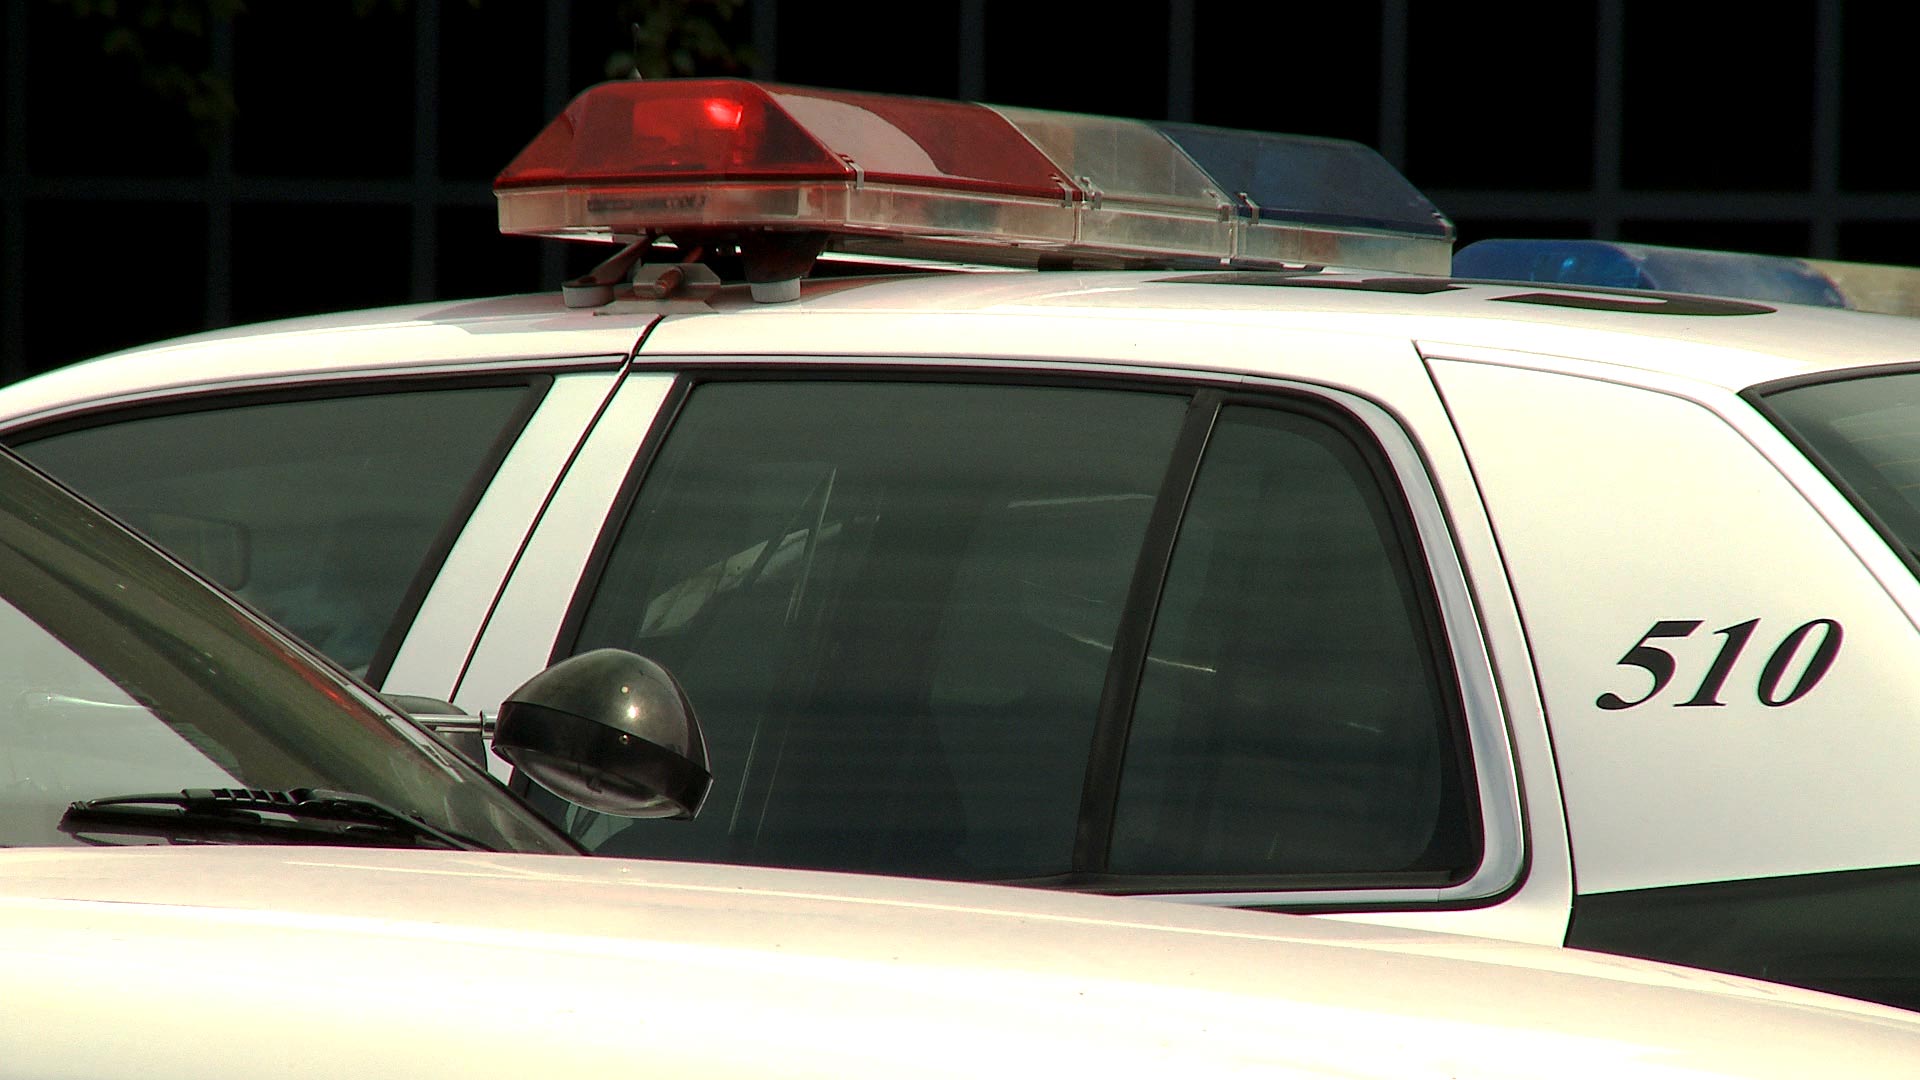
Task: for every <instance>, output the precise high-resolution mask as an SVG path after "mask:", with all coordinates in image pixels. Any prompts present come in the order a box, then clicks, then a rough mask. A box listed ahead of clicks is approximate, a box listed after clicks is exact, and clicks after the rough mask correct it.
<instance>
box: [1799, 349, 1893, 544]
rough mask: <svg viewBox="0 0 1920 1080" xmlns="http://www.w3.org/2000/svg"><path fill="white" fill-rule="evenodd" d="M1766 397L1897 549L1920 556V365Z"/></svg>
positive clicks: (1808, 448)
mask: <svg viewBox="0 0 1920 1080" xmlns="http://www.w3.org/2000/svg"><path fill="white" fill-rule="evenodd" d="M1761 402H1762V404H1763V406H1764V408H1765V409H1766V411H1767V412H1768V413H1770V414H1771V415H1772V417H1773V419H1774V422H1775V423H1777V424H1779V425H1780V427H1781V428H1782V429H1784V430H1785V431H1786V432H1787V434H1788V435H1789V436H1791V437H1793V438H1794V439H1795V440H1796V441H1798V442H1799V443H1800V445H1801V447H1802V448H1803V449H1805V450H1806V451H1807V453H1808V456H1809V457H1811V458H1812V459H1813V461H1814V463H1815V464H1817V465H1819V466H1820V467H1821V468H1822V469H1823V470H1825V471H1826V473H1827V475H1828V476H1829V477H1831V478H1832V479H1833V480H1834V482H1835V483H1836V484H1837V485H1839V487H1840V490H1842V491H1844V492H1846V493H1847V494H1848V495H1849V496H1850V497H1852V499H1853V500H1854V502H1855V504H1856V505H1858V506H1859V507H1860V508H1861V510H1862V511H1863V512H1864V513H1865V514H1866V515H1867V517H1868V518H1869V519H1870V520H1872V521H1873V522H1874V524H1875V525H1876V526H1878V527H1879V529H1880V531H1881V532H1882V533H1883V534H1885V535H1886V537H1887V540H1888V541H1889V542H1890V543H1892V544H1893V545H1894V549H1895V550H1896V551H1899V552H1900V553H1901V554H1902V555H1904V556H1906V557H1907V558H1908V559H1909V560H1913V559H1915V558H1920V371H1900V372H1893V373H1886V374H1879V375H1868V376H1853V377H1849V378H1843V379H1840V380H1837V381H1833V382H1821V383H1803V384H1800V385H1797V386H1792V387H1790V388H1787V389H1782V390H1774V391H1771V392H1765V393H1763V394H1762V395H1761Z"/></svg>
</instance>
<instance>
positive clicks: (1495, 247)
mask: <svg viewBox="0 0 1920 1080" xmlns="http://www.w3.org/2000/svg"><path fill="white" fill-rule="evenodd" d="M1453 274H1454V276H1455V277H1463V278H1491V279H1496V280H1501V281H1539V282H1553V283H1556V284H1561V285H1599V286H1605V287H1609V288H1616V289H1656V290H1659V291H1661V292H1681V293H1700V294H1705V295H1709V296H1735V297H1740V298H1742V299H1746V300H1772V301H1776V302H1779V303H1785V304H1813V305H1816V306H1819V307H1856V306H1859V305H1857V304H1854V303H1851V302H1849V297H1848V296H1847V295H1846V294H1845V293H1843V292H1842V291H1841V290H1840V289H1839V288H1838V287H1837V286H1836V285H1835V283H1834V281H1833V279H1831V278H1830V277H1828V276H1827V275H1826V274H1825V273H1823V272H1822V271H1821V270H1819V269H1816V267H1815V265H1814V264H1811V263H1808V262H1807V261H1805V260H1802V259H1793V258H1785V257H1782V256H1778V255H1749V254H1742V253H1737V252H1727V251H1699V250H1693V249H1689V248H1670V247H1655V246H1653V245H1649V244H1622V243H1617V242H1614V241H1608V240H1480V241H1477V242H1475V243H1472V244H1468V245H1467V246H1466V247H1463V248H1461V249H1460V250H1459V251H1457V252H1455V253H1454V256H1453Z"/></svg>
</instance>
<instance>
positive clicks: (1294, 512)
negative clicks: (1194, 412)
mask: <svg viewBox="0 0 1920 1080" xmlns="http://www.w3.org/2000/svg"><path fill="white" fill-rule="evenodd" d="M1413 569H1414V568H1413V567H1412V566H1411V565H1409V563H1408V562H1407V560H1406V559H1405V558H1404V556H1403V555H1402V551H1401V545H1400V536H1399V533H1398V530H1397V528H1396V525H1395V521H1394V517H1393V515H1392V513H1391V511H1390V509H1389V506H1388V504H1387V503H1386V501H1385V499H1384V498H1383V493H1382V491H1381V487H1380V483H1379V481H1378V479H1377V478H1376V477H1375V475H1374V474H1373V472H1372V470H1371V469H1369V467H1368V464H1367V460H1366V457H1365V456H1364V455H1363V454H1362V453H1361V451H1360V448H1359V447H1358V446H1356V445H1355V444H1354V443H1353V442H1352V441H1351V439H1349V438H1348V437H1347V435H1346V434H1345V433H1344V432H1343V431H1342V430H1341V429H1339V428H1337V427H1334V426H1332V425H1330V424H1329V423H1327V422H1325V421H1324V420H1322V419H1320V418H1317V417H1313V416H1308V415H1303V414H1300V413H1295V412H1286V411H1279V410H1273V409H1254V408H1244V407H1241V408H1228V409H1226V410H1225V411H1223V412H1222V414H1221V416H1220V419H1219V422H1218V425H1217V427H1216V429H1215V431H1214V434H1213V438H1212V440H1211V442H1210V445H1209V446H1208V448H1207V452H1206V456H1205V457H1204V458H1203V459H1202V462H1201V466H1200V474H1199V480H1198V483H1197V484H1196V486H1195V488H1194V492H1193V496H1192V500H1191V502H1190V503H1189V505H1188V508H1187V512H1186V516H1185V519H1184V521H1183V522H1182V524H1181V528H1180V537H1179V540H1178V542H1177V544H1176V545H1175V547H1174V557H1173V564H1172V569H1171V572H1170V573H1169V575H1168V577H1167V583H1166V588H1165V591H1164V594H1163V596H1162V599H1161V603H1160V614H1159V618H1158V620H1157V621H1156V624H1155V627H1154V632H1153V639H1152V647H1151V649H1150V650H1149V652H1148V654H1147V663H1146V667H1145V670H1144V672H1143V673H1142V677H1141V684H1140V695H1139V698H1138V701H1137V703H1136V705H1135V708H1134V716H1133V724H1132V737H1131V740H1130V744H1129V746H1128V750H1127V759H1126V770H1125V772H1124V773H1123V774H1122V778H1121V787H1120V806H1119V816H1118V821H1117V823H1116V829H1115V835H1114V840H1113V856H1112V868H1113V869H1115V870H1117V871H1127V872H1136V873H1168V872H1175V873H1196V874H1260V875H1294V874H1340V873H1351V872H1361V873H1365V872H1379V871H1422V870H1431V871H1442V872H1444V871H1446V870H1448V869H1450V868H1455V867H1459V866H1463V865H1467V864H1468V863H1470V862H1471V861H1473V859H1474V858H1475V855H1476V849H1475V846H1474V844H1475V838H1473V837H1470V836H1469V835H1468V829H1467V825H1468V824H1469V822H1468V819H1467V817H1466V816H1465V815H1464V814H1462V813H1461V812H1460V808H1461V806H1462V801H1461V793H1460V791H1459V790H1458V784H1459V783H1460V770H1459V769H1458V768H1456V767H1454V766H1453V763H1452V762H1450V761H1449V760H1448V758H1449V755H1450V754H1452V753H1453V747H1452V745H1451V741H1450V739H1449V738H1448V731H1447V728H1446V725H1444V724H1441V723H1436V718H1437V717H1441V716H1444V715H1445V712H1446V701H1447V698H1448V694H1449V691H1450V687H1448V686H1447V685H1445V684H1444V683H1443V681H1442V679H1441V677H1440V672H1439V671H1438V669H1437V667H1436V662H1435V657H1434V654H1433V650H1432V648H1431V642H1432V640H1433V639H1432V637H1431V636H1430V635H1429V634H1428V633H1427V630H1426V625H1427V624H1426V619H1425V616H1424V613H1423V610H1422V595H1421V591H1420V587H1419V585H1418V579H1417V578H1416V576H1415V574H1414V573H1413Z"/></svg>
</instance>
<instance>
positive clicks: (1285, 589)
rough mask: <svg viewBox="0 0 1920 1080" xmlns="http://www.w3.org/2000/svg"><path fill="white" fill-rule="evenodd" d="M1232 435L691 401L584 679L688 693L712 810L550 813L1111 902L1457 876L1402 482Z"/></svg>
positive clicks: (671, 838) (964, 402) (1090, 416)
mask: <svg viewBox="0 0 1920 1080" xmlns="http://www.w3.org/2000/svg"><path fill="white" fill-rule="evenodd" d="M1221 401H1222V399H1221V397H1220V396H1219V395H1218V394H1214V393H1212V392H1203V393H1202V394H1200V395H1199V396H1193V395H1189V394H1184V393H1171V392H1160V391H1154V390H1148V389H1141V390H1128V389H1095V388H1085V387H1058V386H1038V385H1036V386H985V385H968V384H951V383H948V384H942V383H931V382H918V383H916V382H898V383H891V384H886V383H862V382H850V381H849V382H787V383H744V382H708V383H704V384H700V385H698V386H697V387H696V388H695V389H694V390H693V391H692V392H691V394H690V396H689V397H688V398H687V399H686V402H685V405H684V407H683V408H682V409H681V411H680V413H679V415H678V417H677V418H676V420H675V424H674V427H673V429H672V430H671V432H670V433H669V434H668V436H667V438H666V439H665V441H664V442H663V443H662V445H661V448H660V450H659V453H658V456H657V457H656V458H655V459H654V461H653V462H652V464H651V465H650V467H649V471H648V472H647V474H646V477H645V480H644V482H643V483H642V484H641V486H640V489H639V492H638V495H637V498H636V499H635V502H634V504H633V506H632V509H631V511H630V513H629V516H628V517H627V519H626V521H625V523H624V525H623V526H622V528H621V530H620V532H619V534H618V537H617V539H616V540H615V542H614V544H613V546H612V548H611V550H610V552H609V554H608V557H607V563H606V567H605V571H604V573H603V574H602V575H601V576H600V579H599V582H598V585H597V591H596V592H595V593H594V595H593V596H592V598H591V600H590V601H589V602H588V606H587V610H586V613H585V616H584V618H583V621H582V623H581V626H580V629H579V632H578V635H577V637H576V639H575V640H574V641H573V642H572V643H571V646H570V647H571V648H572V649H573V651H576V652H578V651H585V650H587V649H593V648H600V647H603V646H616V647H623V648H629V649H633V650H635V651H637V652H641V653H643V654H646V655H648V656H651V657H653V658H654V659H656V660H658V661H660V662H661V663H663V664H665V665H666V666H667V667H668V668H669V669H670V670H672V671H673V672H675V673H676V674H677V675H678V676H679V677H680V678H681V680H682V682H683V683H684V684H685V686H686V688H687V691H688V694H689V697H690V698H691V700H692V702H693V704H694V707H695V710H696V711H697V713H698V715H699V717H700V720H701V722H702V724H703V726H704V727H705V728H706V731H707V737H708V742H709V751H710V754H711V758H712V762H713V766H714V770H715V787H714V792H713V795H712V797H711V798H710V800H709V802H708V804H707V806H706V809H705V810H704V811H703V812H702V814H701V816H700V817H699V818H698V819H696V820H694V821H692V822H661V821H640V822H630V821H625V820H618V819H609V818H603V817H597V816H594V815H591V814H587V813H584V812H581V811H577V810H573V811H565V810H563V809H562V808H561V807H560V805H559V803H558V801H557V800H553V799H552V798H551V797H550V796H542V795H540V794H539V793H536V798H537V799H542V798H544V799H545V800H546V801H545V803H544V805H545V806H547V807H548V808H549V809H550V810H551V812H553V813H554V814H555V815H556V816H564V819H565V822H564V823H565V824H566V826H567V827H568V828H569V830H570V831H571V832H572V833H573V834H574V835H575V836H576V837H577V838H579V839H581V840H582V841H583V842H584V843H586V844H587V845H588V846H589V847H592V848H595V849H596V850H599V851H601V852H605V853H608V854H621V855H643V856H653V857H668V858H692V859H705V860H717V861H744V862H759V863H774V864H784V865H804V866H818V867H831V868H840V869H861V870H875V871H884V872H893V873H916V874H927V875H934V876H943V877H972V878H995V879H1028V880H1032V879H1044V878H1048V877H1058V876H1063V875H1073V880H1074V881H1076V882H1077V883H1083V884H1087V885H1089V886H1090V887H1107V886H1108V885H1111V886H1112V887H1114V888H1119V889H1126V888H1129V887H1146V886H1142V885H1137V884H1136V885H1131V886H1130V885H1129V884H1127V882H1128V881H1133V882H1138V881H1139V880H1140V879H1144V878H1157V879H1162V880H1164V879H1168V878H1173V877H1182V876H1184V877H1189V878H1192V877H1199V876H1215V875H1237V876H1241V877H1246V876H1257V877H1264V878H1270V879H1280V878H1288V879H1292V880H1293V881H1294V882H1295V883H1297V884H1299V885H1302V886H1305V885H1311V884H1314V882H1312V881H1308V880H1306V879H1307V878H1309V877H1312V876H1315V875H1319V876H1323V877H1324V876H1328V875H1332V876H1339V875H1346V876H1348V877H1352V876H1353V875H1372V876H1373V878H1377V877H1378V875H1382V874H1397V875H1403V877H1402V878H1401V879H1400V881H1401V882H1402V883H1405V882H1406V881H1408V880H1410V879H1409V878H1407V877H1405V875H1414V876H1415V877H1416V878H1417V880H1418V881H1419V882H1420V883H1421V884H1440V883H1444V881H1445V880H1447V879H1449V878H1450V877H1452V876H1454V875H1456V874H1457V873H1459V872H1460V871H1463V870H1466V869H1470V868H1471V867H1472V866H1473V865H1474V864H1476V863H1477V861H1478V851H1479V847H1478V844H1479V840H1478V837H1479V831H1478V828H1477V817H1476V815H1475V812H1474V809H1473V806H1472V800H1471V799H1470V798H1469V796H1468V795H1467V794H1466V793H1467V792H1469V791H1470V790H1471V789H1472V783H1471V777H1470V776H1469V775H1468V773H1467V771H1466V769H1465V767H1464V766H1463V765H1462V764H1461V761H1462V747H1461V745H1460V740H1459V736H1458V735H1457V734H1456V732H1457V731H1458V730H1459V725H1458V719H1459V715H1458V714H1459V708H1458V705H1457V702H1458V697H1459V696H1458V693H1457V691H1456V690H1455V688H1454V687H1453V684H1452V681H1451V673H1450V671H1448V670H1447V669H1445V668H1444V667H1442V666H1441V663H1440V662H1439V661H1438V660H1437V659H1436V657H1437V656H1439V655H1442V654H1443V652H1444V650H1442V649H1440V648H1439V646H1438V641H1439V637H1438V634H1437V633H1436V632H1435V630H1434V628H1433V623H1434V620H1433V619H1432V618H1431V617H1429V614H1428V613H1429V612H1430V611H1431V608H1432V601H1431V597H1430V595H1429V592H1430V590H1429V589H1428V587H1427V584H1426V582H1425V577H1424V574H1423V573H1420V572H1416V569H1417V568H1420V567H1421V566H1422V564H1421V563H1420V562H1419V557H1418V555H1417V554H1416V555H1413V556H1412V557H1411V558H1410V557H1409V555H1408V551H1409V550H1410V548H1409V544H1410V541H1411V531H1410V526H1405V527H1403V526H1402V524H1401V521H1402V519H1403V517H1404V515H1401V516H1399V517H1396V515H1395V513H1393V512H1392V509H1391V508H1392V505H1393V500H1392V499H1391V498H1390V497H1389V490H1390V489H1389V487H1387V486H1383V485H1387V484H1390V483H1391V481H1390V480H1387V481H1383V480H1382V478H1381V475H1380V474H1379V473H1378V472H1376V471H1375V469H1374V468H1373V467H1372V465H1371V464H1370V462H1371V460H1372V459H1371V458H1369V457H1368V455H1367V454H1366V453H1363V452H1362V450H1361V449H1360V448H1359V447H1358V446H1357V445H1356V444H1355V443H1354V442H1353V440H1352V439H1351V438H1350V437H1349V436H1348V435H1347V434H1346V433H1345V432H1346V430H1347V429H1346V427H1344V426H1342V424H1340V423H1337V422H1334V421H1332V420H1329V419H1323V418H1321V417H1320V416H1319V414H1318V412H1317V411H1315V410H1311V409H1310V410H1308V411H1307V412H1301V411H1295V410H1292V409H1268V408H1263V407H1254V406H1246V407H1242V406H1232V405H1230V406H1227V407H1225V408H1222V407H1221V404H1220V403H1221ZM1310 414H1311V415H1310ZM1209 431H1211V432H1212V434H1211V437H1210V438H1209V437H1208V432H1209ZM1203 448H1204V451H1205V452H1204V455H1202V453H1201V451H1202V449H1203ZM1189 492H1191V495H1190V497H1189V494H1188V493H1189ZM1176 526H1177V528H1178V539H1177V542H1175V528H1176ZM1170 548H1171V556H1169V554H1168V552H1169V549H1170ZM1413 550H1417V549H1413ZM1162 569H1166V570H1167V571H1168V572H1167V574H1166V575H1165V578H1164V580H1163V579H1162V576H1161V574H1160V571H1161V570H1162ZM1156 599H1157V605H1156ZM1156 606H1157V614H1156ZM1155 619H1157V622H1156V624H1155V626H1154V628H1153V629H1152V635H1151V638H1150V639H1147V638H1146V636H1145V630H1146V628H1147V623H1148V622H1149V620H1155ZM1143 640H1144V641H1146V644H1147V647H1146V649H1145V655H1144V657H1143V655H1142V643H1143ZM1136 687H1137V691H1136V689H1135V688H1136ZM1129 726H1130V734H1129ZM1117 739H1125V740H1127V741H1126V742H1125V743H1124V747H1125V752H1124V754H1123V755H1122V754H1116V753H1113V748H1114V747H1116V746H1118V745H1122V744H1119V743H1117V742H1116V740H1117ZM1100 807H1113V808H1115V809H1116V813H1115V814H1114V815H1113V819H1112V820H1113V829H1112V832H1113V835H1112V839H1111V843H1110V844H1109V843H1108V841H1107V835H1106V830H1107V828H1108V826H1107V825H1106V824H1105V819H1104V818H1103V817H1102V815H1103V814H1104V810H1101V809H1098V808H1100ZM1090 838H1091V839H1090ZM1122 878H1124V879H1126V880H1125V881H1122V880H1120V879H1122ZM1373 878H1370V879H1369V880H1373Z"/></svg>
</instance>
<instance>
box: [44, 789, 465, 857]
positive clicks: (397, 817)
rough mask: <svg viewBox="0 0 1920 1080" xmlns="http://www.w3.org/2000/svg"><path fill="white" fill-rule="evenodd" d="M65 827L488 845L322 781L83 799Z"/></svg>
mask: <svg viewBox="0 0 1920 1080" xmlns="http://www.w3.org/2000/svg"><path fill="white" fill-rule="evenodd" d="M60 829H61V831H62V832H66V833H70V834H73V835H76V836H77V835H79V834H80V833H83V832H111V833H137V834H140V835H151V836H163V837H167V838H169V839H186V838H192V839H194V840H199V841H213V842H225V843H281V844H345V845H351V846H361V847H393V846H395V844H394V841H396V840H411V841H414V842H416V843H420V842H425V843H429V844H434V845H437V846H440V847H449V848H459V849H462V850H467V851H489V850H492V849H490V848H489V847H487V845H485V844H482V843H480V842H479V841H478V840H474V839H472V838H471V837H466V836H461V835H459V834H458V833H452V832H448V831H447V830H445V829H441V828H438V827H436V826H433V825H429V824H427V823H426V821H424V820H422V819H421V818H419V817H417V816H415V815H412V814H404V813H401V812H400V811H398V810H395V809H393V808H392V807H389V806H387V805H386V804H384V803H381V802H378V801H376V800H373V799H369V798H367V797H366V796H364V795H354V794H351V793H349V792H345V791H327V790H325V789H322V788H294V789H292V790H290V791H268V790H262V789H259V788H188V789H186V790H185V791H181V792H178V793H173V792H159V793H156V794H151V795H117V796H114V797H113V798H109V799H81V800H80V801H78V802H75V803H73V804H71V805H69V806H68V807H67V812H66V813H65V814H64V815H62V816H61V818H60Z"/></svg>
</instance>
